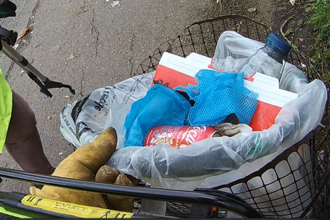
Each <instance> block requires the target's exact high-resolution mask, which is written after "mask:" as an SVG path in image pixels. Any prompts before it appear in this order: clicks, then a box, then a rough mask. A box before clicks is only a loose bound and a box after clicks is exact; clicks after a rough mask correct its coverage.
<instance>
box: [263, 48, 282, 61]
mask: <svg viewBox="0 0 330 220" xmlns="http://www.w3.org/2000/svg"><path fill="white" fill-rule="evenodd" d="M261 50H262V51H263V52H264V53H266V54H267V55H268V56H269V57H271V58H273V59H274V60H275V61H277V62H278V63H280V64H283V60H284V59H285V58H286V56H284V55H283V54H281V53H278V52H276V51H275V50H274V49H272V48H270V47H269V46H268V45H265V46H264V47H263V48H262V49H261Z"/></svg>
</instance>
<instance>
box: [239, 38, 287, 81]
mask: <svg viewBox="0 0 330 220" xmlns="http://www.w3.org/2000/svg"><path fill="white" fill-rule="evenodd" d="M291 49H292V47H291V46H290V45H289V44H288V43H286V42H285V41H284V40H282V39H281V38H280V37H279V36H277V35H275V34H273V33H271V34H270V35H269V36H268V38H267V41H266V44H265V46H263V47H262V48H260V49H258V50H257V51H256V53H255V54H253V55H252V56H251V57H249V58H248V60H247V61H246V62H245V63H244V64H243V65H242V67H241V68H240V69H239V73H241V72H243V73H244V77H245V78H248V77H250V76H252V75H253V74H254V73H255V72H259V73H263V74H265V75H268V76H272V77H275V78H278V79H280V78H281V73H282V67H283V61H284V60H285V58H286V57H287V56H288V54H289V52H290V50H291Z"/></svg>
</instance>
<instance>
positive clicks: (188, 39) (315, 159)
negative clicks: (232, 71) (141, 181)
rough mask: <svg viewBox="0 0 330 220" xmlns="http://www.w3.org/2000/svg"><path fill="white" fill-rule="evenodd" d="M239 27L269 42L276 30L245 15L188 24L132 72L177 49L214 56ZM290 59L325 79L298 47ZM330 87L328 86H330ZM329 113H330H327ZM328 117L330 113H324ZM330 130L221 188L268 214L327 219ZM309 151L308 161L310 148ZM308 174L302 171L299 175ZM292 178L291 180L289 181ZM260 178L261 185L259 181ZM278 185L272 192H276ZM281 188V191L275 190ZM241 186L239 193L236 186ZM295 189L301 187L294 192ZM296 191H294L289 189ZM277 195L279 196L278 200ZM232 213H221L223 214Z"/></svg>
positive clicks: (178, 206)
mask: <svg viewBox="0 0 330 220" xmlns="http://www.w3.org/2000/svg"><path fill="white" fill-rule="evenodd" d="M228 30H233V31H236V32H238V33H239V34H241V35H243V36H245V37H248V38H251V39H255V40H258V41H261V42H265V40H266V38H267V37H268V35H269V33H270V32H271V31H272V30H271V29H270V28H269V27H267V26H266V25H264V24H262V23H260V22H257V21H254V20H252V19H250V18H247V17H244V16H239V15H228V16H222V17H218V18H214V19H209V20H204V21H201V22H196V23H193V24H192V25H190V26H189V27H187V28H186V29H185V31H184V33H183V34H182V35H179V36H177V37H175V38H173V39H170V40H168V41H166V42H164V43H162V44H161V45H160V46H159V47H158V48H157V49H156V50H155V51H154V53H153V54H152V55H150V56H149V57H148V58H147V59H145V60H144V61H143V62H142V63H141V64H140V65H139V66H138V68H137V70H136V71H135V72H134V74H132V76H135V75H139V74H144V73H149V72H152V71H155V70H156V69H157V66H158V63H159V61H160V59H161V56H162V54H163V53H164V52H169V53H173V54H176V55H179V56H182V57H186V56H188V55H189V54H190V53H192V52H195V53H199V54H202V55H205V56H208V57H210V58H212V57H213V55H214V51H215V48H216V45H217V42H218V39H219V36H220V35H221V33H222V32H224V31H228ZM287 61H288V62H290V63H292V64H294V65H296V66H297V67H298V68H300V69H302V70H303V71H304V72H305V73H306V75H307V76H308V78H309V80H313V79H320V78H321V76H320V75H319V74H318V73H317V72H316V71H315V70H314V69H313V68H312V67H311V66H310V65H308V61H307V59H306V58H305V57H304V56H303V55H302V54H300V53H299V52H298V51H296V50H294V49H293V50H291V52H290V54H289V56H288V59H287ZM327 86H328V85H327ZM326 112H327V111H326ZM324 117H326V115H325V116H324ZM328 133H329V132H328V129H327V128H325V129H321V128H320V127H319V128H317V129H316V130H314V131H312V132H311V133H310V134H309V135H307V136H306V137H305V138H304V139H303V140H301V141H300V142H299V143H296V144H295V145H294V146H292V147H290V148H288V149H287V150H285V151H284V152H282V153H281V154H280V155H278V156H277V157H276V158H275V159H273V160H272V161H270V162H269V163H267V164H266V165H265V166H264V167H261V168H260V169H259V170H258V171H257V172H253V173H252V174H249V175H248V176H246V177H244V178H242V179H239V180H236V181H235V182H231V183H230V184H226V185H219V186H218V187H216V188H215V189H218V190H225V191H227V192H228V191H229V192H231V193H233V194H235V195H237V196H239V197H241V198H242V199H244V200H245V201H246V202H247V203H249V204H250V205H252V207H254V208H255V209H256V210H258V211H259V212H260V213H262V214H263V215H264V216H265V217H267V218H298V217H301V218H310V217H312V218H315V219H321V218H323V217H324V210H326V208H327V207H328V208H329V206H327V201H328V197H329V192H328V191H327V187H329V181H328V179H329V178H328V177H329V172H330V167H329V165H330V162H329V159H330V150H329V147H328V146H327V143H328V140H329V135H328ZM306 149H307V151H308V152H309V154H310V156H309V157H308V158H307V159H306V156H304V152H306ZM292 157H295V158H296V159H295V160H296V161H295V163H296V164H299V166H298V167H293V166H292V162H290V158H292ZM281 167H286V168H287V170H288V172H287V174H285V175H283V174H279V172H278V169H279V168H281ZM297 172H299V173H303V175H298V176H297V175H296V173H297ZM270 173H271V175H272V176H274V178H273V179H272V180H271V181H269V182H265V181H264V180H263V179H262V177H263V175H265V174H268V175H269V174H270ZM288 179H291V180H290V181H289V182H290V184H287V182H288ZM256 182H258V183H259V184H258V186H256V185H255V183H256ZM270 186H272V187H271V188H272V190H270ZM274 186H276V187H275V188H276V190H274ZM238 187H239V188H240V192H239V193H235V189H237V188H238ZM292 187H294V188H295V190H294V192H292ZM288 191H290V193H288ZM274 195H276V199H274ZM194 211H195V210H194V207H193V206H192V205H190V204H186V203H171V202H168V203H167V212H168V213H170V215H176V216H180V217H182V216H191V215H192V212H194ZM225 214H226V213H224V212H222V211H221V210H219V211H218V215H217V217H223V216H225Z"/></svg>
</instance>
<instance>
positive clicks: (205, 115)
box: [175, 69, 258, 126]
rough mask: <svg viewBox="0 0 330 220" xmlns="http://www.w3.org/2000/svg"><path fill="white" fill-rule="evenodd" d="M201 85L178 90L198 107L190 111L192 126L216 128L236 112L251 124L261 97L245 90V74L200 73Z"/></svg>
mask: <svg viewBox="0 0 330 220" xmlns="http://www.w3.org/2000/svg"><path fill="white" fill-rule="evenodd" d="M195 78H196V82H197V83H198V85H188V86H187V88H184V87H177V88H175V90H183V91H185V92H186V93H187V94H188V96H189V98H190V100H194V101H195V105H194V106H193V107H192V108H191V109H190V111H189V114H188V121H189V123H190V125H192V126H215V125H218V124H221V123H223V122H224V120H225V118H226V117H227V116H228V115H230V114H231V113H235V114H236V115H237V117H238V119H239V121H240V123H243V124H249V123H250V121H251V119H252V117H253V115H254V113H255V111H256V109H257V106H258V101H257V97H258V94H257V93H255V92H252V91H250V90H248V89H247V88H245V87H244V74H243V73H226V72H218V71H214V70H206V69H205V70H200V71H199V72H198V73H197V74H196V76H195Z"/></svg>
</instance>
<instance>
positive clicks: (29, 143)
mask: <svg viewBox="0 0 330 220" xmlns="http://www.w3.org/2000/svg"><path fill="white" fill-rule="evenodd" d="M36 124H37V122H36V119H35V115H34V113H33V111H32V109H31V108H30V106H29V105H28V103H27V102H26V101H25V100H24V99H23V98H22V97H21V96H19V95H18V94H17V93H15V92H14V91H13V110H12V117H11V120H10V124H9V129H8V133H7V138H6V142H5V146H6V149H7V151H8V153H9V154H10V155H11V156H12V158H13V159H14V160H15V161H16V162H17V163H18V164H19V165H20V166H21V167H22V169H23V170H24V171H27V172H30V173H37V174H45V175H50V174H52V173H53V171H54V168H53V167H52V166H51V164H50V163H49V161H48V159H47V157H46V156H45V154H44V151H43V148H42V143H41V140H40V136H39V132H38V129H37V126H36Z"/></svg>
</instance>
